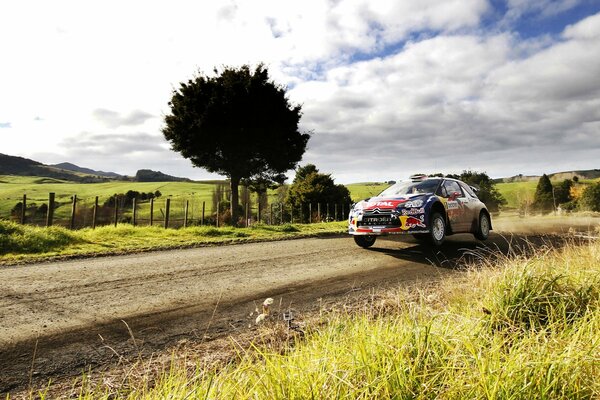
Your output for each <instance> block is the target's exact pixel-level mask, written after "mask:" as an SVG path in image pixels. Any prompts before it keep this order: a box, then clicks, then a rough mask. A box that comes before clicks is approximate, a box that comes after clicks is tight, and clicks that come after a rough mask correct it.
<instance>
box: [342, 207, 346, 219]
mask: <svg viewBox="0 0 600 400" xmlns="http://www.w3.org/2000/svg"><path fill="white" fill-rule="evenodd" d="M345 219H346V213H345V212H344V203H342V221H343V220H345Z"/></svg>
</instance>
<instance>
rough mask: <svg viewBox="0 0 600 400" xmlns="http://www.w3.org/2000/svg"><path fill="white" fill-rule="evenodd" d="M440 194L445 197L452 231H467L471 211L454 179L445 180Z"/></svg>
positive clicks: (470, 219) (470, 220)
mask: <svg viewBox="0 0 600 400" xmlns="http://www.w3.org/2000/svg"><path fill="white" fill-rule="evenodd" d="M442 185H443V189H442V195H443V196H444V197H445V198H446V199H447V200H446V205H447V209H448V221H449V222H450V227H451V228H452V231H453V232H455V233H456V232H468V231H470V229H471V223H472V221H473V215H472V214H473V212H472V210H471V208H470V207H468V203H469V202H470V200H469V198H467V197H466V195H465V193H464V192H463V190H462V188H461V187H460V185H459V184H458V182H456V181H452V180H445V181H444V183H443V184H442Z"/></svg>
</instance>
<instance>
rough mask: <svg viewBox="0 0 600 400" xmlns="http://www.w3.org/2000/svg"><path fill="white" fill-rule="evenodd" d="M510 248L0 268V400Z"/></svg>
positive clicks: (275, 249) (267, 248) (303, 245)
mask: <svg viewBox="0 0 600 400" xmlns="http://www.w3.org/2000/svg"><path fill="white" fill-rule="evenodd" d="M509 241H512V242H513V245H514V244H515V243H517V242H518V241H519V239H518V238H517V239H515V238H514V237H513V238H512V239H510V240H507V239H506V238H505V237H504V236H501V235H498V234H492V235H491V237H490V239H489V240H488V241H487V242H485V244H483V243H482V242H478V241H476V240H474V239H473V237H472V236H471V235H457V236H455V237H452V238H450V239H449V240H448V241H447V242H446V243H445V244H444V246H442V247H441V248H439V249H432V248H430V247H428V246H425V245H421V244H420V243H417V242H416V241H415V240H414V239H412V238H410V237H408V238H400V239H398V238H394V239H386V238H381V239H378V241H377V243H376V246H375V248H373V249H370V250H365V249H361V248H359V247H358V246H356V245H355V244H354V242H353V240H352V238H350V237H348V236H343V237H328V238H310V239H299V240H288V241H278V242H264V243H248V244H239V245H228V246H215V247H203V248H198V249H189V250H178V251H164V252H151V253H143V254H134V255H129V256H119V257H103V258H95V259H85V260H73V261H65V262H52V263H41V264H33V265H22V266H13V267H3V268H2V269H0V393H7V392H11V391H13V390H17V389H22V388H23V387H25V386H27V385H28V383H30V382H34V383H35V382H37V383H38V384H39V383H41V384H43V383H44V382H47V381H48V380H49V379H51V378H55V377H60V376H68V375H79V374H81V371H82V370H84V369H85V368H89V367H94V366H98V365H104V364H107V363H111V362H112V363H114V362H116V360H118V357H116V354H120V355H127V354H132V353H134V352H136V353H142V354H151V353H153V352H155V351H159V350H161V349H164V348H165V347H167V346H169V345H172V344H174V343H176V342H177V341H178V340H181V339H196V340H201V339H202V338H204V337H205V336H208V337H211V336H215V335H219V334H221V335H222V334H225V333H228V332H235V331H236V330H242V329H247V328H248V326H249V325H250V324H252V322H253V320H254V317H255V316H256V314H255V315H254V316H253V317H250V314H251V313H252V312H253V311H254V310H255V308H256V306H257V305H259V304H260V303H261V302H262V300H263V299H265V298H266V297H272V298H274V299H275V305H279V306H278V307H279V308H280V309H284V310H287V309H294V310H303V309H304V310H307V309H311V308H314V307H318V305H319V304H321V302H322V301H330V300H331V301H335V299H338V300H339V299H340V298H343V297H344V296H348V295H351V294H352V293H353V292H356V291H360V290H362V291H365V290H369V289H370V288H374V287H377V288H381V287H386V286H389V285H395V286H398V285H402V284H405V283H414V282H416V281H420V280H422V281H428V280H433V279H443V278H444V277H446V276H448V274H454V273H459V272H458V270H459V269H458V267H459V266H460V265H463V262H464V261H465V260H467V259H469V258H471V253H472V252H473V250H475V249H477V248H481V247H482V246H487V247H491V248H495V249H499V250H500V251H502V252H505V253H506V252H508V249H509V247H510V244H509ZM132 337H134V338H135V340H132Z"/></svg>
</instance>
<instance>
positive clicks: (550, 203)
mask: <svg viewBox="0 0 600 400" xmlns="http://www.w3.org/2000/svg"><path fill="white" fill-rule="evenodd" d="M533 208H534V209H535V210H538V211H541V212H542V213H548V212H550V211H552V210H554V196H553V193H552V183H551V182H550V178H548V175H546V174H544V175H542V176H541V177H540V180H539V181H538V184H537V187H536V188H535V194H534V196H533Z"/></svg>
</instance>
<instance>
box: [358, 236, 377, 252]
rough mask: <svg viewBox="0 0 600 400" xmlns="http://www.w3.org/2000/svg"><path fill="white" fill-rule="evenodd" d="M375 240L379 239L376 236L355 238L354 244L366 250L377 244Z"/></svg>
mask: <svg viewBox="0 0 600 400" xmlns="http://www.w3.org/2000/svg"><path fill="white" fill-rule="evenodd" d="M375 239H377V237H376V236H362V235H356V236H354V242H355V243H356V244H357V245H359V246H360V247H362V248H364V249H366V248H368V247H371V246H373V244H374V243H375Z"/></svg>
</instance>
